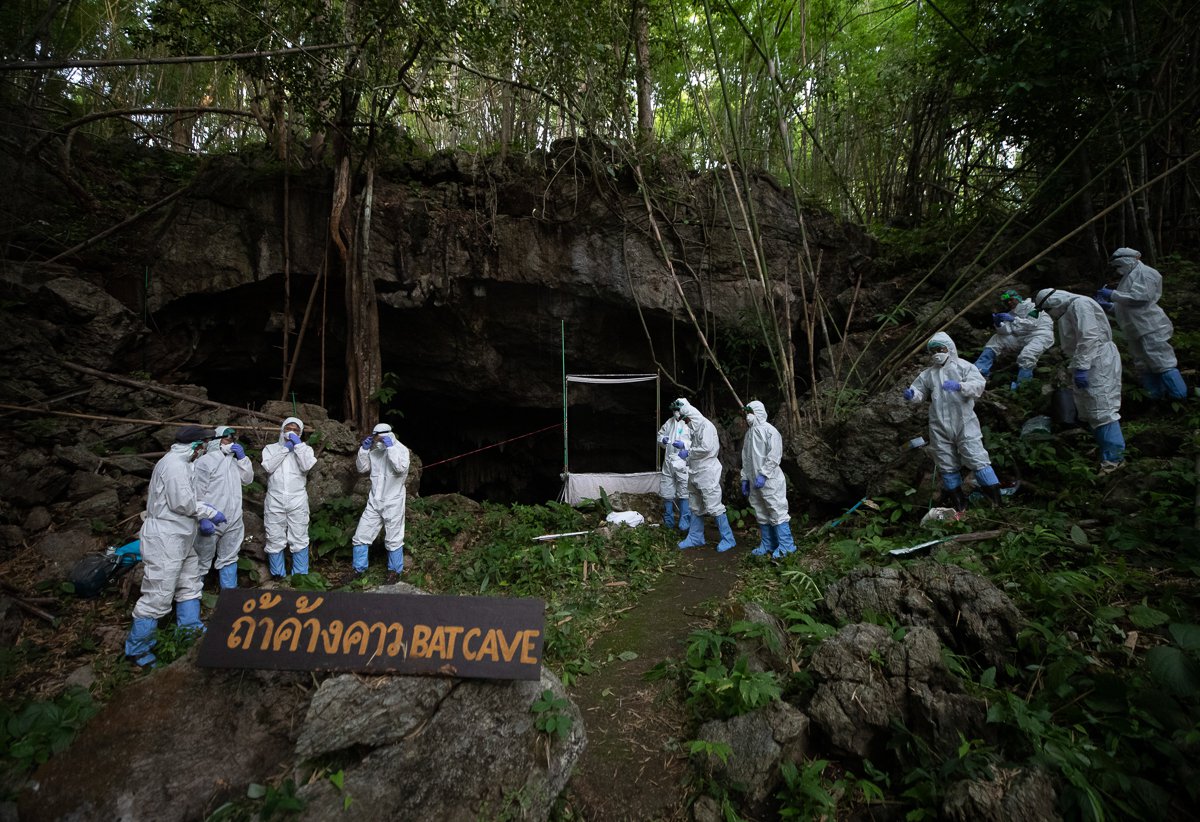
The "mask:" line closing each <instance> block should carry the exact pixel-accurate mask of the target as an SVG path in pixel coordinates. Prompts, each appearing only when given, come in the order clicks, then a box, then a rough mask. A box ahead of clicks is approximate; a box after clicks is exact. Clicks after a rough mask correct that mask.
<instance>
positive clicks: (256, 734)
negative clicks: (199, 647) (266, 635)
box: [19, 652, 309, 822]
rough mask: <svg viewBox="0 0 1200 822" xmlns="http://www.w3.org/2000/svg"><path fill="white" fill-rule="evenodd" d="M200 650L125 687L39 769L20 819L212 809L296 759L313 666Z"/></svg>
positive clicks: (171, 816) (167, 816) (177, 815)
mask: <svg viewBox="0 0 1200 822" xmlns="http://www.w3.org/2000/svg"><path fill="white" fill-rule="evenodd" d="M194 657H195V653H194V652H193V653H192V654H189V655H188V656H186V657H184V658H183V659H181V660H179V661H177V662H176V663H174V664H173V665H169V666H167V667H166V668H165V669H163V670H160V671H156V672H154V673H153V674H152V675H150V676H146V677H145V678H143V679H141V680H140V681H138V682H136V683H134V684H133V685H130V686H129V687H127V688H124V689H123V690H121V691H120V692H118V694H117V696H116V698H115V699H114V700H113V701H112V702H111V703H109V704H108V705H107V706H105V708H104V710H102V711H101V712H100V713H99V714H97V715H96V716H95V717H94V718H93V719H92V720H91V721H90V722H89V723H88V724H87V725H86V726H85V727H84V729H83V731H82V732H80V734H79V736H78V737H77V738H76V739H75V741H74V742H73V743H72V745H71V747H69V748H68V749H67V750H65V751H63V752H62V753H59V754H57V755H56V756H54V757H53V758H51V759H50V760H49V761H48V762H47V763H46V764H45V765H43V766H42V767H41V768H39V769H38V770H37V772H36V773H35V774H34V776H33V780H32V782H31V783H30V785H29V787H28V788H27V789H26V790H25V791H24V792H23V793H22V794H21V796H20V799H19V808H20V814H21V819H23V820H27V822H35V821H36V820H41V819H46V820H51V819H53V820H93V819H94V820H113V819H120V820H123V822H139V820H146V822H151V821H153V822H170V820H180V822H182V820H192V819H204V818H205V817H206V816H207V815H208V814H209V813H211V812H212V811H213V810H214V809H216V808H217V807H218V806H220V805H221V804H222V803H223V802H226V801H228V800H231V799H234V798H237V797H240V796H244V795H245V793H246V786H247V785H248V784H249V783H250V782H262V781H265V780H267V779H269V778H270V777H271V776H272V775H273V774H276V773H278V772H279V770H280V768H281V766H283V765H284V764H285V763H287V762H288V760H289V757H290V754H291V751H292V748H293V746H294V745H295V734H296V729H295V726H294V718H295V717H296V716H298V715H300V714H301V713H302V712H303V710H304V705H305V703H306V702H307V700H308V694H307V693H306V691H305V689H304V684H305V683H306V682H307V681H309V676H308V675H307V674H294V673H277V672H265V671H264V672H259V671H251V672H246V671H214V670H210V669H202V668H197V667H196V666H195V664H194Z"/></svg>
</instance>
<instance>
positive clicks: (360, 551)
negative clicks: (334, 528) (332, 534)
mask: <svg viewBox="0 0 1200 822" xmlns="http://www.w3.org/2000/svg"><path fill="white" fill-rule="evenodd" d="M354 464H355V466H356V467H357V468H358V472H359V473H360V474H366V473H368V472H369V473H370V474H371V493H370V494H369V495H368V496H367V507H366V508H364V509H363V512H362V516H361V517H360V518H359V520H358V528H357V529H355V531H354V573H355V574H356V575H357V574H361V573H363V572H364V571H366V570H367V551H368V549H369V548H370V546H371V543H372V542H374V541H375V538H376V537H377V536H379V531H380V529H381V528H382V529H383V547H384V548H386V549H387V568H388V579H389V581H391V580H392V579H393V575H395V577H399V575H400V574H401V573H403V571H404V504H405V500H406V499H407V497H408V494H407V491H406V490H405V487H404V484H405V483H406V482H407V481H408V465H409V455H408V447H407V446H406V445H404V443H402V442H400V441H399V440H397V439H396V437H395V436H394V435H393V433H392V426H390V425H388V424H387V423H386V422H381V423H379V425H376V426H375V428H374V430H373V431H372V432H371V436H369V437H367V438H366V439H364V440H363V441H362V447H361V448H360V449H359V450H358V456H357V457H356V458H355V460H354Z"/></svg>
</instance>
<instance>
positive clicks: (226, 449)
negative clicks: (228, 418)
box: [221, 442, 233, 456]
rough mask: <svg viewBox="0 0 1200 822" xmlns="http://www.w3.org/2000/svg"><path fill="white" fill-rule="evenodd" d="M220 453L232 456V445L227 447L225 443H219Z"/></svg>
mask: <svg viewBox="0 0 1200 822" xmlns="http://www.w3.org/2000/svg"><path fill="white" fill-rule="evenodd" d="M221 453H222V454H224V455H226V456H229V455H230V454H232V453H233V443H232V442H231V443H229V444H228V445H226V444H225V443H221Z"/></svg>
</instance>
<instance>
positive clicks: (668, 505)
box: [663, 499, 675, 528]
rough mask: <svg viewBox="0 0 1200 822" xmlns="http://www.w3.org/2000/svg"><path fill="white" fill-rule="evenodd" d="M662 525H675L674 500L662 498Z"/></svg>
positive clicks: (670, 526)
mask: <svg viewBox="0 0 1200 822" xmlns="http://www.w3.org/2000/svg"><path fill="white" fill-rule="evenodd" d="M663 525H664V526H666V527H667V528H674V527H675V500H673V499H665V500H663Z"/></svg>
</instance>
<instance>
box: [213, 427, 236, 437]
mask: <svg viewBox="0 0 1200 822" xmlns="http://www.w3.org/2000/svg"><path fill="white" fill-rule="evenodd" d="M226 438H229V439H231V440H236V439H237V438H238V436H237V431H234V430H233V429H232V428H226V429H225V430H224V431H222V432H221V436H220V437H218V438H217V439H222V440H223V439H226Z"/></svg>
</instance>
